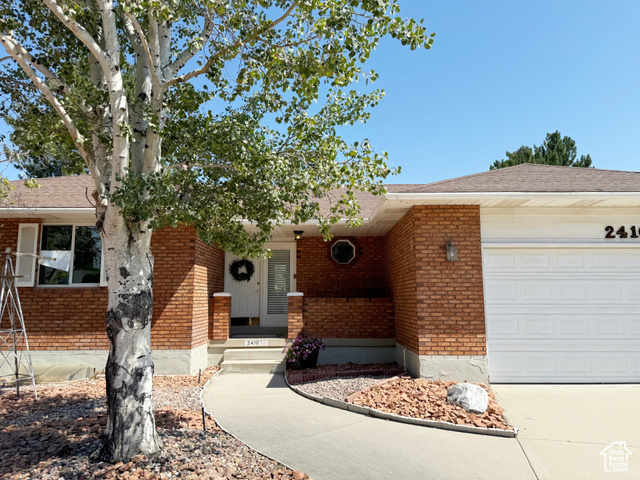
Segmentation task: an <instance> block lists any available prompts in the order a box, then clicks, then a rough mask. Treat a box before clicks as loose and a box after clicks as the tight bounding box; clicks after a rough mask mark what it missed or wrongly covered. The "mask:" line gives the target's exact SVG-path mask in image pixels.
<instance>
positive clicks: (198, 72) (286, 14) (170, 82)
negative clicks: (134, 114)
mask: <svg viewBox="0 0 640 480" xmlns="http://www.w3.org/2000/svg"><path fill="white" fill-rule="evenodd" d="M297 6H298V2H293V4H292V5H291V6H290V7H289V9H288V10H287V11H286V12H284V14H283V15H282V16H281V17H280V18H278V19H277V20H274V21H273V22H271V23H270V24H269V25H268V26H267V27H266V28H264V29H262V30H259V31H257V32H255V33H254V34H253V35H250V36H249V37H248V38H246V39H245V40H238V41H236V42H235V43H233V44H232V45H230V46H229V47H227V48H225V49H224V50H222V51H220V52H218V53H217V54H216V55H212V56H210V57H209V59H208V60H207V63H205V64H204V65H203V66H202V67H200V68H198V69H197V70H192V71H191V72H189V73H186V74H184V75H180V76H179V77H174V78H172V79H170V80H167V81H166V82H164V84H163V85H162V87H163V89H166V88H168V87H170V86H171V85H175V84H176V83H184V82H187V81H189V80H191V79H192V78H195V77H198V76H200V75H202V74H203V73H207V72H208V71H209V69H210V68H211V65H213V63H214V62H215V60H216V59H217V58H219V57H220V56H221V55H222V54H223V53H226V52H228V51H229V50H232V49H234V48H238V47H240V46H242V45H243V44H245V43H250V42H253V41H255V40H257V39H258V37H259V36H260V35H263V34H265V33H267V32H268V31H270V30H273V29H274V28H275V27H276V26H277V25H278V24H280V23H282V22H283V21H285V20H286V19H287V17H289V16H290V15H291V13H292V12H293V11H294V10H295V8H296V7H297Z"/></svg>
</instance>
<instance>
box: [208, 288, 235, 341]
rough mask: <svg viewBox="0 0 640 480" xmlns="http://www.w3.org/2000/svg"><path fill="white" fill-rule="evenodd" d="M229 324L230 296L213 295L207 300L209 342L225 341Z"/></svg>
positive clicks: (226, 294) (224, 294) (222, 294)
mask: <svg viewBox="0 0 640 480" xmlns="http://www.w3.org/2000/svg"><path fill="white" fill-rule="evenodd" d="M230 322H231V294H230V293H214V294H213V296H212V297H211V298H210V299H209V340H227V339H228V338H229V323H230Z"/></svg>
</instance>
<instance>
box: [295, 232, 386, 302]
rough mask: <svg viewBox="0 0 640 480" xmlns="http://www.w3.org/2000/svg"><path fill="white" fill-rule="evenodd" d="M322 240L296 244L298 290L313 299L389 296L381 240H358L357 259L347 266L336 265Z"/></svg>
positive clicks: (366, 238)
mask: <svg viewBox="0 0 640 480" xmlns="http://www.w3.org/2000/svg"><path fill="white" fill-rule="evenodd" d="M340 238H347V239H351V240H352V241H353V240H354V239H353V238H352V237H334V238H333V239H332V240H331V241H330V242H325V241H324V240H323V239H322V237H306V238H305V237H303V238H302V239H301V240H300V241H298V243H297V265H296V268H297V290H298V291H299V292H302V293H304V296H305V297H306V298H310V297H324V298H331V297H339V298H345V297H359V298H369V297H386V296H388V288H387V282H386V277H385V257H384V243H383V239H382V237H355V242H353V243H355V244H357V245H358V247H359V248H358V250H359V251H358V254H359V255H358V257H357V259H356V261H355V262H352V263H350V264H347V265H339V264H337V263H336V262H335V261H334V260H333V259H332V258H331V256H330V253H329V248H330V246H331V245H332V244H333V243H334V242H335V241H336V240H338V239H340Z"/></svg>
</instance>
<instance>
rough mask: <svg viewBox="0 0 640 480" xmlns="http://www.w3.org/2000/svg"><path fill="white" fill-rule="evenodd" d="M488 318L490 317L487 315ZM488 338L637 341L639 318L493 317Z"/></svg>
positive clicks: (579, 316) (505, 315)
mask: <svg viewBox="0 0 640 480" xmlns="http://www.w3.org/2000/svg"><path fill="white" fill-rule="evenodd" d="M488 315H489V314H488ZM491 319H492V320H491V325H487V338H488V340H489V341H491V340H493V339H508V340H518V339H520V340H526V339H528V338H540V337H544V338H548V339H565V340H566V339H572V338H580V339H582V338H595V339H607V338H632V339H640V319H639V318H638V317H637V316H634V317H632V316H625V315H623V314H618V315H615V316H612V315H611V314H606V315H597V314H594V313H593V312H585V313H584V314H583V315H560V314H556V315H536V316H532V315H509V314H495V313H494V314H492V315H491Z"/></svg>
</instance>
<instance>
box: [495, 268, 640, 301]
mask: <svg viewBox="0 0 640 480" xmlns="http://www.w3.org/2000/svg"><path fill="white" fill-rule="evenodd" d="M523 275H526V274H524V273H523V274H520V276H519V277H513V278H509V279H504V278H500V279H495V277H491V276H487V277H485V282H486V283H487V286H486V288H485V291H486V300H487V301H488V303H489V305H490V306H496V305H502V304H505V305H518V306H526V305H541V304H542V305H562V304H569V305H570V306H572V307H573V306H574V305H572V304H574V303H575V304H576V305H575V306H584V305H611V306H612V307H616V308H617V307H620V306H624V305H625V304H626V305H630V306H638V305H639V304H640V284H637V283H632V284H630V283H627V282H624V281H620V280H618V279H616V280H609V281H606V280H603V279H598V280H593V279H591V280H589V279H585V280H573V279H572V280H564V279H561V278H558V277H557V276H552V274H550V275H549V277H551V278H550V279H549V280H546V279H544V280H542V279H541V280H537V279H536V280H522V276H523ZM636 278H637V276H636Z"/></svg>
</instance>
